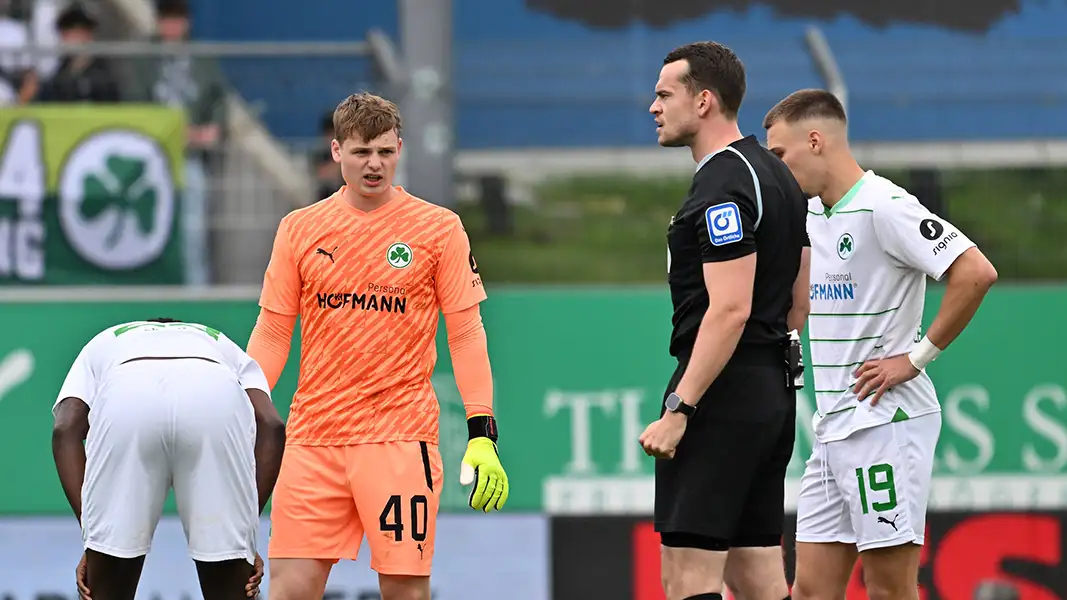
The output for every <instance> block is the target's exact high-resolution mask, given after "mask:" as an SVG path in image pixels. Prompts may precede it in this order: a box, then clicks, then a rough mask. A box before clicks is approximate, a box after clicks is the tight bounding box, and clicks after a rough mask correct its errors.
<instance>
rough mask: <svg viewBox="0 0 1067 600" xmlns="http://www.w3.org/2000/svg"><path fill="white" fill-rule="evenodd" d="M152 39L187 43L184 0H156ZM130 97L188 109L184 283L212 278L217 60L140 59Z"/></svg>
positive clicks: (220, 96) (220, 103)
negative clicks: (210, 176)
mask: <svg viewBox="0 0 1067 600" xmlns="http://www.w3.org/2000/svg"><path fill="white" fill-rule="evenodd" d="M156 30H157V36H156V37H155V38H154V41H156V42H160V43H163V44H183V43H185V42H186V41H187V40H188V39H189V5H188V3H187V2H186V0H158V1H157V4H156ZM134 82H135V84H134V92H133V93H132V94H131V99H138V100H144V101H149V102H157V103H160V104H166V105H169V106H173V107H176V108H181V109H182V110H184V111H185V115H186V122H187V124H188V131H187V146H186V153H185V193H184V195H183V204H182V215H183V227H182V228H183V230H184V232H183V233H184V236H183V242H184V247H185V265H186V267H185V268H186V282H187V283H188V284H190V285H207V284H209V283H210V280H211V271H210V256H209V253H208V230H207V229H208V215H209V212H210V210H209V209H210V202H209V200H210V199H209V191H208V174H209V172H210V171H211V170H212V169H211V168H212V167H216V166H217V163H218V160H219V159H220V154H219V150H220V149H221V144H222V137H223V132H224V130H225V125H226V86H225V84H224V82H223V79H222V72H221V71H220V70H219V66H218V63H217V62H216V60H215V59H214V58H211V57H205V56H188V55H185V56H182V55H167V56H162V57H158V56H154V57H151V58H146V59H144V60H141V61H138V65H137V66H136V67H135V68H134Z"/></svg>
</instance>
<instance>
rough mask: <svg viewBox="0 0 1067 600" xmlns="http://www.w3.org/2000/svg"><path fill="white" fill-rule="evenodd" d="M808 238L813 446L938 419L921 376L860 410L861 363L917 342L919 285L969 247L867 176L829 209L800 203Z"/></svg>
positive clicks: (896, 190)
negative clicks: (896, 424)
mask: <svg viewBox="0 0 1067 600" xmlns="http://www.w3.org/2000/svg"><path fill="white" fill-rule="evenodd" d="M808 235H809V237H810V238H811V294H810V296H811V317H810V318H809V320H808V335H809V336H810V340H811V357H810V358H811V368H812V371H813V373H814V376H815V399H816V404H817V405H818V410H817V411H816V414H815V417H814V419H813V422H814V427H815V435H816V437H817V438H818V440H819V441H821V442H833V441H838V440H842V439H845V438H846V437H848V436H849V435H850V434H852V433H853V432H854V431H858V430H860V429H865V428H868V427H874V426H877V425H882V424H885V423H890V422H893V421H901V420H904V419H908V418H912V417H918V416H920V415H925V414H930V413H935V412H939V411H940V410H941V406H940V404H939V403H938V400H937V394H936V392H935V391H934V385H933V383H932V382H931V381H930V378H929V377H928V376H927V374H926V372H925V371H924V372H922V373H920V374H919V375H918V376H917V377H915V378H914V379H912V380H911V381H908V382H907V383H904V384H902V385H899V386H896V387H894V388H893V389H892V390H891V391H887V392H886V393H885V395H883V396H882V399H881V400H880V401H879V403H878V405H877V406H875V407H874V408H872V407H871V405H870V402H862V403H861V402H859V400H858V399H857V397H856V394H855V390H854V388H853V384H854V383H855V381H856V377H855V375H854V373H855V370H856V369H857V368H858V367H859V366H860V365H861V364H863V362H864V361H866V360H869V359H876V358H887V357H890V356H896V355H899V354H906V353H908V352H910V351H911V350H912V347H913V346H914V345H915V343H916V342H918V341H919V340H920V339H922V335H921V333H920V328H921V325H922V315H923V302H924V300H925V297H926V276H927V275H929V276H930V277H933V278H934V279H936V280H940V279H941V278H942V277H943V276H944V275H945V272H946V271H948V268H949V266H951V265H952V263H953V261H955V260H956V258H957V257H958V256H959V255H960V254H963V252H964V251H965V250H967V249H968V248H971V247H972V246H974V245H975V244H974V242H972V241H971V240H969V239H968V238H967V236H965V235H963V233H962V232H960V231H959V230H958V229H956V227H954V226H953V225H952V224H951V223H949V222H948V221H945V220H944V219H941V218H940V217H938V216H937V215H935V214H933V213H932V212H930V211H929V210H927V209H926V207H924V206H923V205H922V204H920V203H919V201H918V200H917V199H916V198H915V197H914V196H912V195H911V194H909V193H908V192H907V191H906V190H904V189H903V188H901V187H900V186H898V185H896V184H894V183H893V182H892V181H889V180H888V179H885V178H884V177H879V176H878V175H875V174H874V172H873V171H867V173H866V174H864V176H863V178H861V179H860V180H859V182H857V183H856V185H855V186H853V187H852V189H851V190H849V192H848V193H847V194H846V195H845V197H844V198H842V199H841V201H840V202H838V203H837V204H836V205H834V207H833V209H826V207H825V206H823V204H822V201H821V200H820V199H819V198H812V199H811V201H810V203H809V204H808Z"/></svg>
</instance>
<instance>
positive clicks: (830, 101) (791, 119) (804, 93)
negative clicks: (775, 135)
mask: <svg viewBox="0 0 1067 600" xmlns="http://www.w3.org/2000/svg"><path fill="white" fill-rule="evenodd" d="M806 119H830V120H832V121H840V122H842V123H848V119H847V118H846V117H845V107H844V106H843V105H842V104H841V101H840V100H838V99H837V96H834V95H833V94H831V93H830V92H828V91H826V90H815V89H810V90H800V91H797V92H793V93H792V94H789V95H788V96H786V97H785V99H784V100H782V101H781V102H779V103H778V104H776V105H775V106H774V108H772V109H771V110H770V111H769V112H768V113H767V116H766V117H764V118H763V128H764V129H770V128H771V127H772V126H773V125H774V124H775V123H778V122H779V121H781V122H783V123H786V124H790V123H796V122H797V121H804V120H806Z"/></svg>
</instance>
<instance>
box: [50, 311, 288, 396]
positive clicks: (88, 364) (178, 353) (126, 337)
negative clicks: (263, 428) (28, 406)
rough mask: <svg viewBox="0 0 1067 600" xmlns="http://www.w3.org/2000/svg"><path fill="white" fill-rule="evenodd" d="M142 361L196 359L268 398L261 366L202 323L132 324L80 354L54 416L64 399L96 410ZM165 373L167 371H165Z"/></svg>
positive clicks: (114, 329)
mask: <svg viewBox="0 0 1067 600" xmlns="http://www.w3.org/2000/svg"><path fill="white" fill-rule="evenodd" d="M143 357H155V358H167V357H198V358H206V359H210V360H213V361H215V362H216V363H218V364H220V365H222V366H224V367H227V368H229V369H232V370H233V373H234V376H235V377H236V378H237V380H238V382H239V383H240V384H241V387H243V388H244V389H246V390H247V389H256V390H262V391H263V392H265V393H266V394H267V395H268V396H269V395H270V386H269V385H268V384H267V377H266V376H265V375H264V374H263V370H262V369H260V367H259V364H257V363H256V361H255V360H253V359H252V357H251V356H249V355H248V354H246V353H245V351H244V350H241V348H240V347H239V346H238V345H237V344H235V343H233V341H232V340H230V338H228V337H226V336H225V335H224V334H223V333H222V332H221V331H219V330H217V329H213V328H211V327H208V326H206V325H200V324H199V323H156V322H150V321H134V322H131V323H123V324H121V325H115V326H114V327H109V328H107V329H105V330H104V331H102V332H100V333H98V334H97V335H96V336H95V337H93V339H91V340H89V343H87V344H86V345H85V347H84V348H82V350H81V352H80V353H78V357H77V358H76V359H75V360H74V364H73V365H71V367H70V371H69V372H68V373H67V377H66V379H65V380H64V381H63V386H62V388H61V389H60V390H59V396H58V397H57V398H56V403H55V404H54V405H53V407H52V408H53V410H55V407H56V406H58V405H59V403H60V401H62V400H63V399H64V398H72V397H73V398H80V399H81V400H83V401H85V403H86V404H88V405H89V408H90V409H92V407H93V403H94V402H95V400H96V398H95V397H96V395H97V391H98V390H99V389H101V387H102V386H103V385H104V384H105V383H106V381H107V379H108V378H109V377H110V376H112V375H113V374H114V373H116V372H117V371H116V367H118V366H119V365H121V364H122V363H124V362H126V361H128V360H130V359H133V358H143ZM164 368H165V367H164Z"/></svg>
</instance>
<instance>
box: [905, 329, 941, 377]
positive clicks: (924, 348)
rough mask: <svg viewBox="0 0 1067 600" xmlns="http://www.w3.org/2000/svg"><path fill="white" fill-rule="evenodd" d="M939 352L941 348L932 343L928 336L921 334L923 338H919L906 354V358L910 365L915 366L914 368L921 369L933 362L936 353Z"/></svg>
mask: <svg viewBox="0 0 1067 600" xmlns="http://www.w3.org/2000/svg"><path fill="white" fill-rule="evenodd" d="M939 354H941V349H940V348H938V347H937V346H935V345H934V343H933V342H931V341H930V338H928V337H926V336H925V335H924V336H923V339H921V340H919V343H918V345H916V346H915V349H914V350H912V351H911V354H908V360H910V361H911V366H913V367H915V370H917V371H922V370H923V369H925V368H926V365H928V364H930V363H932V362H934V359H936V358H937V355H939Z"/></svg>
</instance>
